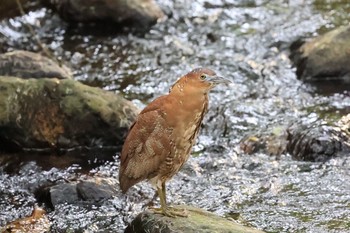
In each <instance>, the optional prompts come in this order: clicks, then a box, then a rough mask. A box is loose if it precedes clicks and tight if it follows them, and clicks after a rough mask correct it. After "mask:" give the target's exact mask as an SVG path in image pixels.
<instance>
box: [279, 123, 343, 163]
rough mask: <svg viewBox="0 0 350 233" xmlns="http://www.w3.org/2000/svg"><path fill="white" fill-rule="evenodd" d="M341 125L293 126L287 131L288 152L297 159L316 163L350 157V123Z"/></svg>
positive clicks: (312, 124)
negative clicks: (335, 157) (333, 158)
mask: <svg viewBox="0 0 350 233" xmlns="http://www.w3.org/2000/svg"><path fill="white" fill-rule="evenodd" d="M349 118H350V117H349ZM344 119H345V118H344ZM345 122H346V121H345ZM340 124H343V123H341V121H340V122H339V124H338V125H330V124H327V123H325V122H319V121H316V122H313V123H311V124H310V123H308V124H300V123H297V124H293V125H292V126H291V127H289V128H288V130H287V133H288V137H287V140H288V144H287V148H286V149H287V152H289V153H290V154H291V155H292V156H293V157H294V158H295V159H298V160H304V161H316V162H323V161H326V160H328V159H330V158H332V157H334V156H344V155H349V152H350V133H349V129H350V121H348V122H347V123H345V125H344V124H343V125H340Z"/></svg>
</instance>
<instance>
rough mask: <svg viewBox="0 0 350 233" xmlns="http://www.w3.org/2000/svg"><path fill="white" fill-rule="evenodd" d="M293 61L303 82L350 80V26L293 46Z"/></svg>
mask: <svg viewBox="0 0 350 233" xmlns="http://www.w3.org/2000/svg"><path fill="white" fill-rule="evenodd" d="M291 50H292V53H291V59H292V61H293V63H294V65H295V66H296V68H297V76H298V78H300V79H302V80H324V79H334V78H337V79H340V78H341V79H347V80H350V59H349V51H350V26H345V27H339V28H336V29H334V30H332V31H330V32H328V33H326V34H324V35H322V36H319V37H316V38H314V39H312V40H310V41H308V42H306V43H300V42H297V43H294V44H293V45H292V46H291Z"/></svg>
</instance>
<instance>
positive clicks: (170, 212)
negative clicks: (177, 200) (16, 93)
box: [149, 207, 188, 218]
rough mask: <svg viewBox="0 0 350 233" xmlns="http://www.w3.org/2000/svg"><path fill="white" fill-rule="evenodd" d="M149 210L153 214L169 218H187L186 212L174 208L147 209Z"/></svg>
mask: <svg viewBox="0 0 350 233" xmlns="http://www.w3.org/2000/svg"><path fill="white" fill-rule="evenodd" d="M149 209H150V210H152V211H153V213H156V214H162V215H165V216H168V217H171V218H176V217H184V218H186V217H188V212H187V210H186V209H181V208H175V207H166V208H156V207H149Z"/></svg>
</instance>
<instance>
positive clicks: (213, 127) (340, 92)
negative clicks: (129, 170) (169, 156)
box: [0, 0, 350, 232]
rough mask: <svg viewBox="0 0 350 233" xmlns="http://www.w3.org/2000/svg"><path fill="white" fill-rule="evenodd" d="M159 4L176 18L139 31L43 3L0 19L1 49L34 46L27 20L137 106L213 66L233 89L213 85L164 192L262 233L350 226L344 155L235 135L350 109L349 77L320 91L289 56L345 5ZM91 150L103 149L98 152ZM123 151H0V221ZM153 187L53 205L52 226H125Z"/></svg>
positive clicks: (317, 1) (343, 20)
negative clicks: (312, 154)
mask: <svg viewBox="0 0 350 233" xmlns="http://www.w3.org/2000/svg"><path fill="white" fill-rule="evenodd" d="M158 2H159V3H160V5H161V7H162V8H163V9H164V10H165V11H166V12H167V13H169V14H170V15H171V16H170V17H169V18H168V19H167V20H166V21H164V22H161V23H159V24H157V25H155V26H153V27H152V28H151V30H150V31H148V32H147V33H145V34H138V33H136V34H135V33H134V34H128V33H120V32H119V33H118V32H116V30H114V28H106V29H105V30H104V29H103V28H99V30H95V29H94V30H92V29H91V28H81V27H79V26H69V25H67V24H66V23H65V22H63V21H62V20H61V19H59V17H58V16H56V15H55V14H54V13H52V12H51V11H50V10H47V9H44V8H38V9H36V10H34V11H31V12H29V13H27V14H26V15H25V16H22V17H15V18H12V19H4V20H3V21H1V22H0V51H1V52H6V51H11V50H14V49H25V50H30V51H39V50H40V49H39V47H38V46H37V44H36V43H35V41H34V40H33V38H32V36H31V34H30V33H29V31H28V29H27V27H26V26H25V25H26V24H30V25H31V26H32V27H33V28H34V30H35V32H36V33H37V34H38V35H39V37H40V39H41V40H42V41H43V42H44V43H45V44H46V45H47V46H48V48H49V49H50V50H51V51H53V53H54V55H55V56H56V57H57V58H58V59H60V60H62V61H64V62H66V63H68V64H70V66H71V67H72V68H73V69H74V75H75V78H76V80H79V81H81V82H84V83H86V84H88V85H92V86H98V87H101V88H103V89H106V90H109V91H112V92H115V93H119V94H122V95H124V96H125V97H126V98H127V99H129V100H132V101H133V102H134V103H135V104H136V105H138V106H139V107H140V108H142V107H144V106H145V105H146V104H147V103H148V102H150V101H151V100H152V99H154V98H156V97H157V96H159V95H161V94H163V93H166V92H167V91H168V89H169V87H170V86H171V84H172V83H173V82H174V81H175V80H176V79H177V78H178V77H179V76H181V75H183V74H185V73H187V72H188V71H190V70H191V69H193V68H195V67H198V66H205V67H209V68H212V69H214V70H216V71H217V72H218V73H220V74H221V75H223V76H225V77H227V78H229V79H231V80H232V81H233V82H234V86H228V87H225V86H219V87H217V88H216V89H215V90H214V91H213V93H212V94H211V96H210V104H211V105H210V108H209V113H208V115H207V116H206V118H205V122H204V124H203V128H202V130H201V134H200V136H199V139H198V143H197V145H196V146H195V148H194V153H193V155H194V156H192V158H191V159H190V160H189V161H188V163H187V164H186V165H185V166H184V168H183V169H182V171H181V172H180V173H179V174H178V175H176V176H175V177H174V178H173V180H172V181H171V182H169V183H168V186H167V187H168V193H167V194H168V199H169V201H170V202H172V203H178V204H181V203H186V204H190V205H194V206H197V207H201V208H204V209H207V210H209V211H212V212H215V213H217V214H219V215H222V216H225V217H227V218H237V216H239V217H238V221H240V222H241V223H243V224H245V225H248V226H253V227H257V228H260V229H263V230H265V231H267V232H349V231H350V183H349V180H350V158H349V157H342V158H333V159H331V160H329V161H327V162H325V163H313V162H302V161H295V160H293V159H292V158H291V156H290V155H288V154H284V155H282V156H280V157H274V156H269V155H267V154H263V153H255V154H252V155H246V154H244V153H243V152H242V151H240V150H239V146H238V144H239V142H240V140H242V138H244V137H245V136H247V135H254V134H256V133H261V132H268V131H271V129H273V128H276V127H280V126H286V125H288V124H289V123H291V122H294V121H296V120H297V119H303V120H306V121H313V120H315V119H317V118H319V117H321V116H322V118H323V119H326V120H327V119H337V118H339V117H340V116H341V114H344V113H348V112H350V111H349V110H350V95H349V91H348V90H349V89H350V85H349V84H341V85H336V83H335V84H332V85H330V86H332V88H329V87H328V88H327V85H325V86H315V85H313V84H306V83H303V82H302V81H299V80H297V78H296V75H295V68H293V67H292V65H291V63H290V60H289V59H288V55H289V54H288V53H289V51H288V47H289V46H290V44H291V43H292V42H293V41H295V40H297V39H298V38H304V37H313V36H315V35H317V34H319V33H324V32H326V31H329V30H331V29H332V28H334V27H336V26H340V25H347V24H348V23H349V17H348V16H349V13H350V3H348V1H341V0H338V1H321V0H314V1H312V0H296V1H283V0H274V1H268V0H248V1H243V0H226V1H225V0H222V1H220V0H216V1H214V0H206V1H204V0H196V1H189V0H175V1H170V0H162V1H158ZM344 85H345V86H344ZM94 153H96V157H104V156H105V155H104V154H103V153H104V152H103V151H97V152H94ZM118 156H119V155H118V154H116V155H115V156H114V157H113V158H111V159H110V161H106V162H102V163H101V162H98V163H96V161H94V160H92V159H91V160H90V159H88V158H85V161H84V163H81V162H76V161H74V160H69V161H67V160H68V158H67V159H66V158H64V157H63V158H61V159H60V158H59V159H57V158H56V160H55V158H52V157H51V156H47V157H41V159H37V158H38V157H40V156H38V155H36V154H30V155H27V154H26V155H17V156H2V157H1V160H0V162H1V163H0V164H1V167H0V181H1V182H0V226H2V225H4V224H5V223H7V222H9V221H11V220H14V219H17V218H20V217H23V216H28V215H30V213H31V211H32V207H33V205H34V203H38V201H37V200H36V198H35V195H34V193H35V191H36V190H37V189H38V188H39V187H42V186H45V185H50V184H53V183H57V182H58V183H59V182H64V181H65V180H70V179H77V178H84V177H86V176H87V175H88V174H94V175H95V176H99V177H107V178H117V174H118V167H119V163H118V158H119V157H118ZM14 157H15V158H16V159H14ZM23 157H26V159H23ZM28 158H30V159H28ZM43 160H44V161H43ZM62 160H64V161H66V163H63V162H62ZM153 192H154V191H153V189H152V188H151V187H150V185H149V184H147V183H142V184H140V185H137V186H135V187H134V188H132V189H131V190H130V192H129V193H128V195H127V196H122V195H117V196H116V197H114V198H112V199H110V200H108V201H106V202H105V203H103V204H102V205H101V206H99V207H91V208H86V207H81V206H78V205H67V204H66V205H60V206H59V207H56V208H55V210H52V211H50V212H49V213H48V217H49V219H50V221H51V223H52V226H51V231H52V232H65V231H70V232H73V231H75V232H111V231H115V230H116V229H117V230H118V231H120V232H122V230H123V229H124V228H125V226H126V224H127V223H128V222H129V221H130V220H131V219H132V218H133V217H134V216H135V215H136V214H137V213H138V212H140V211H141V210H142V209H143V205H144V204H146V203H147V202H148V201H149V200H150V199H151V198H152V196H153ZM40 204H41V203H39V205H40Z"/></svg>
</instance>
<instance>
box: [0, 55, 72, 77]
mask: <svg viewBox="0 0 350 233" xmlns="http://www.w3.org/2000/svg"><path fill="white" fill-rule="evenodd" d="M0 75H1V76H15V77H20V78H58V79H65V78H72V77H73V75H72V71H71V70H70V69H69V68H67V67H66V66H64V65H62V66H59V65H58V64H57V63H56V62H55V61H52V60H51V59H49V58H47V57H44V56H42V55H40V54H38V53H32V52H28V51H21V50H17V51H13V52H8V53H5V54H0Z"/></svg>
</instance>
